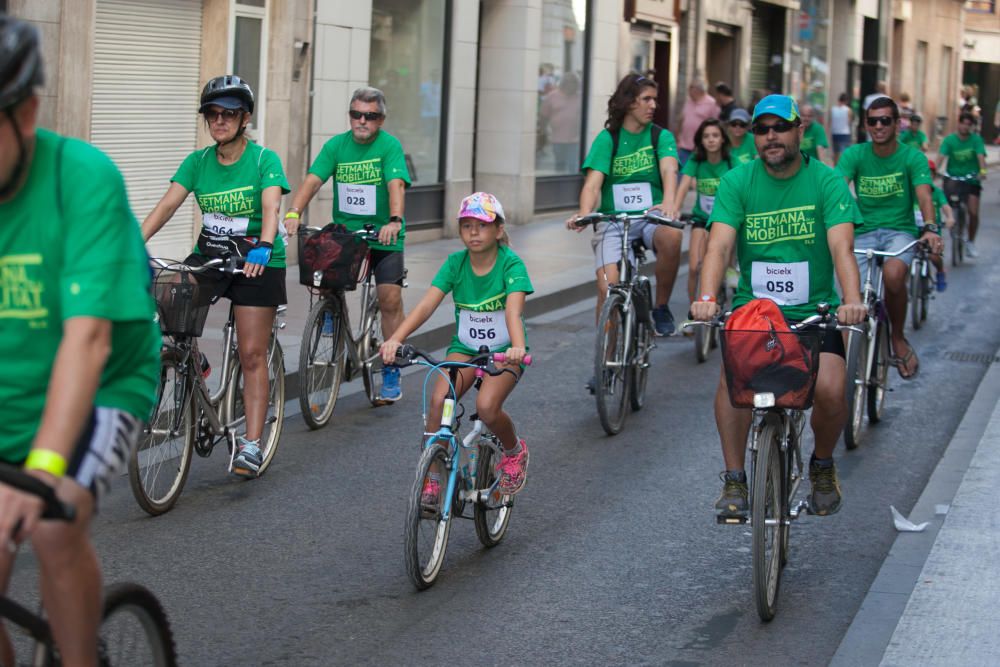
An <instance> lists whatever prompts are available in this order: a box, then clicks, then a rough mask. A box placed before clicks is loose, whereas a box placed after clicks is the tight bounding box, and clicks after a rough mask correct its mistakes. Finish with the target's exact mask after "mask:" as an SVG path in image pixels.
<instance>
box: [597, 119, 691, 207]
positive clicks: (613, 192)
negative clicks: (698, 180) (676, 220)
mask: <svg viewBox="0 0 1000 667" xmlns="http://www.w3.org/2000/svg"><path fill="white" fill-rule="evenodd" d="M652 127H653V124H652V123H650V124H649V125H647V126H646V127H645V128H644V129H643V130H642V132H639V133H638V134H633V133H632V132H629V131H628V130H626V129H625V128H622V129H621V130H620V134H619V137H618V153H617V154H616V155H615V163H614V164H613V165H612V164H611V151H612V150H613V149H614V140H613V139H612V138H611V133H610V132H608V131H607V130H602V131H601V133H600V134H598V135H597V138H596V139H594V143H593V144H591V146H590V152H589V153H587V159H586V160H584V161H583V167H582V169H583V170H584V171H586V170H587V169H593V170H595V171H599V172H601V173H602V174H604V183H603V184H602V185H601V205H600V207H599V208H598V209H597V210H598V211H600V212H601V213H607V214H613V213H632V212H635V211H644V210H646V209H647V208H650V207H652V206H656V205H657V204H660V203H662V202H663V183H662V182H661V180H660V160H662V159H663V158H665V157H672V158H675V159H676V158H677V142H676V141H675V140H674V135H673V134H672V133H671V132H670V130H667V129H664V130H662V131H661V132H660V139H659V141H658V142H657V144H658V145H657V146H656V155H655V157H654V155H653V139H652V136H651V132H652Z"/></svg>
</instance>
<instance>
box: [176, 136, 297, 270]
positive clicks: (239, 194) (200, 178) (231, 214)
mask: <svg viewBox="0 0 1000 667" xmlns="http://www.w3.org/2000/svg"><path fill="white" fill-rule="evenodd" d="M170 180H171V181H173V182H174V183H177V184H178V185H180V186H182V187H183V188H184V189H185V190H187V191H188V192H193V193H194V195H195V198H196V199H197V200H198V207H199V208H200V209H201V217H202V227H203V229H205V230H207V231H208V232H209V233H212V234H218V235H220V236H249V237H259V236H260V231H261V225H262V224H263V210H264V207H263V206H262V205H261V193H262V192H263V191H264V188H269V187H271V186H275V185H276V186H278V187H279V188H281V193H282V194H286V193H288V192H289V188H288V180H287V179H286V178H285V171H284V170H283V169H282V168H281V159H280V158H279V157H278V154H277V153H275V152H274V151H272V150H269V149H267V148H264V147H263V146H261V145H260V144H255V143H253V142H252V141H251V142H247V147H246V149H245V150H244V151H243V155H241V156H240V159H239V160H237V161H236V162H235V163H233V164H220V163H219V160H218V158H217V157H216V155H215V146H208V147H206V148H202V149H201V150H197V151H195V152H193V153H191V154H190V155H188V156H187V157H186V158H184V161H183V162H181V166H180V167H178V168H177V173H176V174H174V177H173V178H171V179H170ZM194 251H195V252H196V253H197V252H198V248H197V247H195V250H194ZM267 265H268V266H270V267H276V268H283V267H284V266H285V241H284V239H282V237H281V234H278V235H277V236H275V238H274V249H273V250H272V252H271V261H270V262H268V263H267Z"/></svg>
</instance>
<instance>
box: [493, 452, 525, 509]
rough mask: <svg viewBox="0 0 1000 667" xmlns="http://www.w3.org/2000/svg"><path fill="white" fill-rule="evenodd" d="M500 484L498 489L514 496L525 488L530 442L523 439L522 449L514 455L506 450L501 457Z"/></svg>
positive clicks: (506, 494)
mask: <svg viewBox="0 0 1000 667" xmlns="http://www.w3.org/2000/svg"><path fill="white" fill-rule="evenodd" d="M499 468H500V484H499V485H497V491H499V492H500V493H501V494H503V495H505V496H512V495H514V494H515V493H517V492H518V491H520V490H521V489H523V488H524V482H525V479H526V475H527V472H528V443H526V442H525V441H524V440H521V451H520V452H518V453H517V454H515V455H514V456H508V455H507V453H506V452H505V453H504V454H503V455H502V456H501V457H500V466H499Z"/></svg>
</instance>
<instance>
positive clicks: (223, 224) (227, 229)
mask: <svg viewBox="0 0 1000 667" xmlns="http://www.w3.org/2000/svg"><path fill="white" fill-rule="evenodd" d="M201 224H202V226H203V227H204V228H205V229H206V230H208V232H209V233H210V234H213V235H215V236H246V235H247V228H248V227H249V226H250V218H231V217H229V216H228V215H223V214H222V213H205V214H203V215H202V216H201Z"/></svg>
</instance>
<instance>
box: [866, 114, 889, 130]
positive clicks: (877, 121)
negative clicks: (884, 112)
mask: <svg viewBox="0 0 1000 667" xmlns="http://www.w3.org/2000/svg"><path fill="white" fill-rule="evenodd" d="M865 122H866V123H868V127H875V126H876V125H881V126H882V127H889V126H890V125H892V124H893V123H895V122H896V119H895V118H893V117H892V116H868V117H867V118H865Z"/></svg>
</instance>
